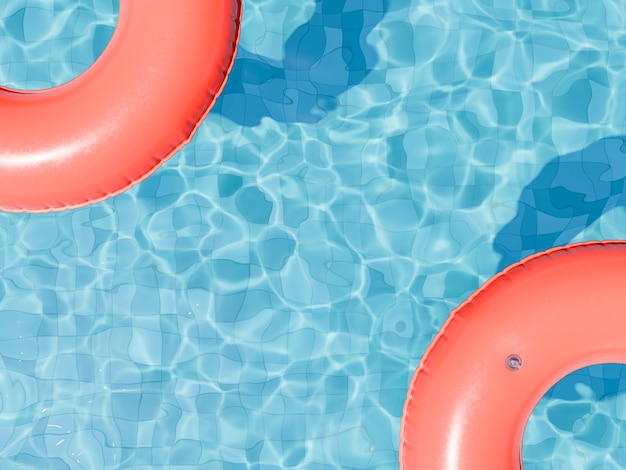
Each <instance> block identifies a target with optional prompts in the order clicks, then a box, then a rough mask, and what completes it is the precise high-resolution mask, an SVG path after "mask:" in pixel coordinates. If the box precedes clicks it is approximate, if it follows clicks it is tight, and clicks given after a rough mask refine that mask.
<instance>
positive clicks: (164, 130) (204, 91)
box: [0, 0, 241, 212]
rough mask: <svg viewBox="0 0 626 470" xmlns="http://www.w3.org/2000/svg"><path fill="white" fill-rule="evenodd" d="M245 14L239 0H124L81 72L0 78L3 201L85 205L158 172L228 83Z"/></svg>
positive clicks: (7, 204)
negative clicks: (48, 78) (53, 82)
mask: <svg viewBox="0 0 626 470" xmlns="http://www.w3.org/2000/svg"><path fill="white" fill-rule="evenodd" d="M240 15H241V2H240V0H210V1H207V0H181V1H179V2H174V1H172V0H121V2H120V11H119V16H118V24H117V27H116V30H115V32H114V34H113V37H112V38H111V41H110V43H109V45H108V47H107V48H106V49H105V51H104V52H103V53H102V55H101V56H100V58H99V59H98V60H97V61H96V62H95V63H94V64H93V65H92V66H91V67H90V68H89V69H87V70H86V71H85V72H84V73H83V74H81V75H80V76H79V77H77V78H76V79H74V80H72V81H71V82H69V83H66V84H64V85H62V86H59V87H56V88H51V89H48V90H42V91H34V92H32V91H17V90H10V89H7V88H1V87H0V209H2V210H5V211H29V212H42V211H48V210H61V209H66V208H72V207H78V206H82V205H86V204H88V203H91V202H95V201H100V200H102V199H105V198H107V197H109V196H112V195H115V194H118V193H120V192H122V191H124V190H126V189H128V188H129V187H130V186H131V185H133V184H134V183H136V182H138V181H140V180H142V179H144V178H145V177H146V176H147V175H149V174H150V173H152V172H153V171H154V170H155V169H156V168H157V167H158V166H159V165H160V164H161V163H162V162H163V161H164V160H165V159H167V158H168V157H170V156H171V155H172V154H174V153H175V152H176V151H177V150H178V149H179V148H181V147H182V146H183V145H184V144H186V143H187V142H188V141H189V139H190V138H191V136H192V134H193V133H194V131H195V130H196V128H197V126H198V125H199V123H200V122H201V120H202V119H203V118H204V117H205V116H206V114H207V113H208V111H209V108H210V107H211V106H212V104H213V102H214V101H215V98H216V96H217V95H218V94H219V92H220V91H221V89H222V87H223V85H224V83H225V81H226V76H227V74H228V72H229V70H230V67H231V65H232V62H233V59H234V55H235V49H236V44H237V40H238V35H239V18H240Z"/></svg>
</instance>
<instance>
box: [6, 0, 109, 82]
mask: <svg viewBox="0 0 626 470" xmlns="http://www.w3.org/2000/svg"><path fill="white" fill-rule="evenodd" d="M118 10H119V0H104V1H95V0H82V1H80V3H79V2H78V1H77V0H62V1H55V2H26V0H10V1H9V2H8V3H7V4H6V5H5V6H4V7H3V8H2V9H1V10H0V86H2V87H5V88H9V89H12V90H19V91H36V90H45V89H48V88H54V87H57V86H59V85H63V84H64V83H67V82H69V81H71V80H73V79H74V78H76V77H77V76H79V75H80V74H82V73H83V72H84V71H85V70H87V69H88V68H89V67H90V66H91V65H92V64H93V63H94V62H95V61H96V60H97V59H98V57H100V55H101V54H102V52H103V51H104V49H105V48H106V46H107V45H108V44H109V41H110V39H111V36H112V35H113V31H114V30H115V27H116V25H117V15H118Z"/></svg>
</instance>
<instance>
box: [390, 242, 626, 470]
mask: <svg viewBox="0 0 626 470" xmlns="http://www.w3.org/2000/svg"><path fill="white" fill-rule="evenodd" d="M625 284H626V242H617V241H613V242H588V243H581V244H577V245H570V246H567V247H562V248H556V249H552V250H550V251H547V252H545V253H541V254H538V255H534V256H532V257H530V258H527V259H526V260H524V261H522V262H520V263H517V264H515V265H513V266H511V267H509V268H508V269H506V270H505V271H504V272H502V273H501V274H499V275H498V276H496V277H495V278H493V279H492V280H490V281H489V282H487V283H486V284H485V285H484V286H483V287H481V288H480V289H479V290H478V291H477V292H476V293H475V294H474V295H473V296H472V297H470V298H469V299H468V300H467V301H466V302H465V303H463V304H462V305H461V306H460V307H459V308H458V309H457V310H455V311H454V312H453V313H452V315H451V316H450V318H449V319H448V321H447V322H446V323H445V325H444V327H443V328H442V330H441V332H440V333H439V334H438V335H437V336H436V338H435V339H434V341H433V342H432V344H431V346H430V347H429V349H428V350H427V351H426V354H425V355H424V357H423V359H422V363H421V365H420V366H419V368H418V369H417V371H416V373H415V375H414V376H413V380H412V381H411V386H410V389H409V393H408V397H407V401H406V403H405V408H404V413H403V418H402V431H401V443H400V466H401V468H402V469H404V470H409V469H410V470H423V469H429V470H486V469H503V470H504V469H507V470H508V469H511V470H517V469H520V468H522V462H521V445H522V438H523V432H524V428H525V426H526V423H527V422H528V419H529V417H530V415H531V413H532V411H533V409H534V407H535V406H536V404H537V403H538V401H539V400H540V399H541V397H542V396H543V395H544V394H545V393H546V392H547V391H548V389H549V388H550V387H551V386H552V385H554V384H555V383H556V382H557V381H558V380H560V379H561V378H563V377H564V376H565V375H567V374H569V373H571V372H573V371H575V370H577V369H580V368H582V367H587V366H590V365H593V364H600V363H607V362H615V363H626V335H625V333H624V332H625V331H626V312H625V309H624V286H625Z"/></svg>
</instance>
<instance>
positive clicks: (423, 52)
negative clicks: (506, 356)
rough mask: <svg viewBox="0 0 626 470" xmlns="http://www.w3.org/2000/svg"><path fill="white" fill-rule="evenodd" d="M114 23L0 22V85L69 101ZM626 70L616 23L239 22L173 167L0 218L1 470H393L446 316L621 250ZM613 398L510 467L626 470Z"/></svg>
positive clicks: (609, 380) (617, 386) (563, 423)
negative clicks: (219, 87) (494, 284)
mask: <svg viewBox="0 0 626 470" xmlns="http://www.w3.org/2000/svg"><path fill="white" fill-rule="evenodd" d="M118 10H119V3H118V1H116V0H55V1H54V2H50V1H48V0H5V1H4V2H2V3H0V83H2V84H4V85H6V86H9V87H13V88H23V89H41V88H47V87H51V86H56V85H59V84H61V83H64V82H66V81H69V80H71V79H72V78H73V77H75V76H77V75H79V74H80V73H81V72H82V71H84V70H85V69H86V68H87V67H89V65H90V64H91V63H93V61H94V60H95V59H97V57H98V56H99V55H100V53H101V52H102V51H103V50H104V48H105V47H106V44H107V43H108V41H109V39H110V37H111V35H112V34H113V32H114V29H115V25H116V22H117V13H118ZM625 61H626V10H624V8H623V6H622V5H621V4H620V3H619V2H613V1H610V0H604V1H601V0H597V1H596V0H572V1H568V2H564V1H557V0H517V1H514V0H450V1H446V2H436V1H433V0H248V1H245V2H244V15H243V19H242V36H241V42H240V48H239V52H238V55H237V60H236V62H235V64H234V67H233V70H232V73H231V75H230V78H229V81H228V83H227V86H226V88H225V90H224V92H223V94H222V96H221V97H220V98H219V100H218V102H217V103H216V105H215V107H214V109H213V111H212V112H211V113H210V114H209V116H208V118H207V119H206V120H205V122H204V123H203V124H202V126H201V127H200V128H199V130H198V132H197V134H196V136H195V137H194V139H193V141H192V142H191V143H190V144H189V145H188V146H187V147H185V148H184V149H183V150H181V151H180V152H179V153H178V154H177V155H175V156H174V157H173V158H172V159H171V160H169V161H168V162H167V163H166V164H164V165H163V167H162V168H160V169H159V170H158V171H157V172H156V173H155V174H154V175H152V176H151V177H150V178H148V179H147V180H145V181H144V182H142V183H141V184H139V185H137V186H135V187H134V188H132V189H131V190H130V191H128V192H126V193H124V194H122V195H120V196H117V197H115V198H112V199H109V200H107V201H105V202H102V203H99V204H95V205H92V206H88V207H85V208H82V209H76V210H71V211H64V212H60V213H55V214H36V215H28V214H8V213H0V247H1V249H0V268H1V272H2V276H1V277H0V467H2V468H5V467H6V468H14V467H17V468H37V469H40V468H50V469H83V468H84V469H94V468H135V469H150V468H180V469H186V468H189V469H191V468H194V469H195V468H200V469H231V468H233V469H234V468H253V469H256V468H258V469H273V468H274V469H280V468H307V469H308V468H310V469H318V468H319V469H322V468H329V469H330V468H351V469H365V468H380V469H388V468H397V466H398V446H399V434H400V432H399V428H400V418H401V413H402V406H403V403H404V398H405V396H406V391H407V387H408V382H409V379H410V377H411V375H412V373H413V371H414V370H415V368H416V367H417V365H418V363H419V360H420V358H421V357H422V355H423V353H424V351H425V349H426V347H427V345H428V344H429V342H430V340H431V339H432V338H433V336H434V335H435V334H436V332H437V331H438V330H439V328H440V327H441V325H442V324H443V322H444V321H445V319H446V318H447V316H448V315H449V314H450V312H451V310H452V309H453V308H455V307H456V306H457V305H458V304H459V303H460V302H462V301H463V300H464V299H465V298H467V296H468V295H469V294H470V293H472V292H473V291H474V290H476V289H477V288H478V287H479V286H480V285H481V284H482V283H483V282H485V281H486V280H487V279H488V278H490V277H491V276H493V275H494V274H496V273H497V272H499V271H500V270H501V269H503V268H504V267H506V266H507V265H509V264H511V263H513V262H515V261H519V260H520V259H521V258H523V257H525V256H527V255H529V254H532V253H536V252H538V251H541V250H544V249H546V248H549V247H552V246H557V245H562V244H565V243H569V242H572V241H582V240H591V239H626V232H625V230H626V211H625V210H624V206H625V203H626V199H625V198H624V196H623V194H624V183H625V181H626V165H625V163H624V162H625V160H624V152H625V150H624V149H625V148H626V147H625V146H624V134H626V130H625V129H624V123H625V122H626V108H625V107H623V106H621V104H620V103H622V102H624V100H625V99H626V79H625V78H624V74H623V64H624V63H625ZM0 145H1V143H0ZM0 184H1V182H0ZM623 377H626V371H625V369H624V368H623V367H622V366H620V365H598V366H594V367H591V368H587V369H583V370H581V371H578V372H576V373H574V374H571V375H569V376H568V377H566V378H565V379H564V380H562V381H561V382H559V383H558V384H557V385H556V386H555V387H554V388H553V389H552V390H551V391H550V392H549V393H548V395H547V396H546V398H545V399H544V400H542V402H541V403H540V404H539V405H538V406H537V409H536V410H535V413H534V415H533V417H532V418H531V420H530V422H529V424H528V427H527V429H526V434H525V447H524V464H525V468H526V469H537V470H539V469H542V470H543V469H552V468H554V469H560V468H576V469H578V468H590V469H591V468H593V469H613V468H622V467H624V466H625V465H626V452H625V451H624V448H625V444H626V437H625V435H624V429H626V428H625V424H624V423H625V419H626V416H625V415H624V411H623V410H624V405H625V404H624V400H625V397H626V394H625V393H624V391H625V390H626V383H625V380H624V378H623ZM20 466H21V467H20Z"/></svg>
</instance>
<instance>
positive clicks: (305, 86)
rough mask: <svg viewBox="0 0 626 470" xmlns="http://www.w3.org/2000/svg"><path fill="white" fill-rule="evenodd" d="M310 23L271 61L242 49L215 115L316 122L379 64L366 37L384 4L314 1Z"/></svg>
mask: <svg viewBox="0 0 626 470" xmlns="http://www.w3.org/2000/svg"><path fill="white" fill-rule="evenodd" d="M316 3H317V4H316V8H315V13H314V14H313V16H312V18H311V20H310V21H309V22H308V23H306V24H304V25H302V26H300V27H298V28H297V29H296V30H295V31H294V33H293V34H292V35H291V36H290V37H289V38H288V40H287V42H286V44H285V48H284V51H283V57H284V59H283V60H282V61H275V60H273V59H270V58H268V57H264V56H261V55H258V54H254V53H253V52H251V51H249V50H246V49H244V48H243V47H241V46H240V48H239V51H238V53H237V58H236V60H235V63H234V65H233V69H232V71H231V73H230V75H229V78H228V81H227V83H226V87H225V88H224V91H223V92H222V94H221V95H220V97H219V98H218V100H217V102H216V104H215V107H214V110H213V113H221V114H222V115H223V116H225V117H227V118H228V119H230V120H232V121H234V122H236V123H237V124H239V125H244V126H255V125H257V124H259V122H260V120H261V118H263V117H270V118H272V119H274V120H276V121H281V122H306V123H315V122H317V121H319V120H320V119H321V118H322V117H324V116H325V115H326V113H328V112H329V111H332V110H333V109H335V108H336V107H337V106H338V105H339V100H338V97H339V95H341V94H342V93H344V92H345V91H346V90H348V89H349V88H351V87H353V86H355V85H357V84H359V83H361V82H362V81H363V79H364V78H365V76H366V75H367V74H368V73H369V72H370V71H371V67H372V66H373V65H374V64H375V63H376V61H377V60H378V56H377V54H376V51H375V50H374V48H373V47H371V46H369V45H368V44H367V42H366V38H367V35H368V34H369V33H370V32H371V31H372V29H373V28H374V27H375V26H376V25H377V24H378V23H379V22H380V21H381V20H382V18H383V16H384V15H385V12H386V11H387V10H388V7H387V4H388V0H317V2H316Z"/></svg>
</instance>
